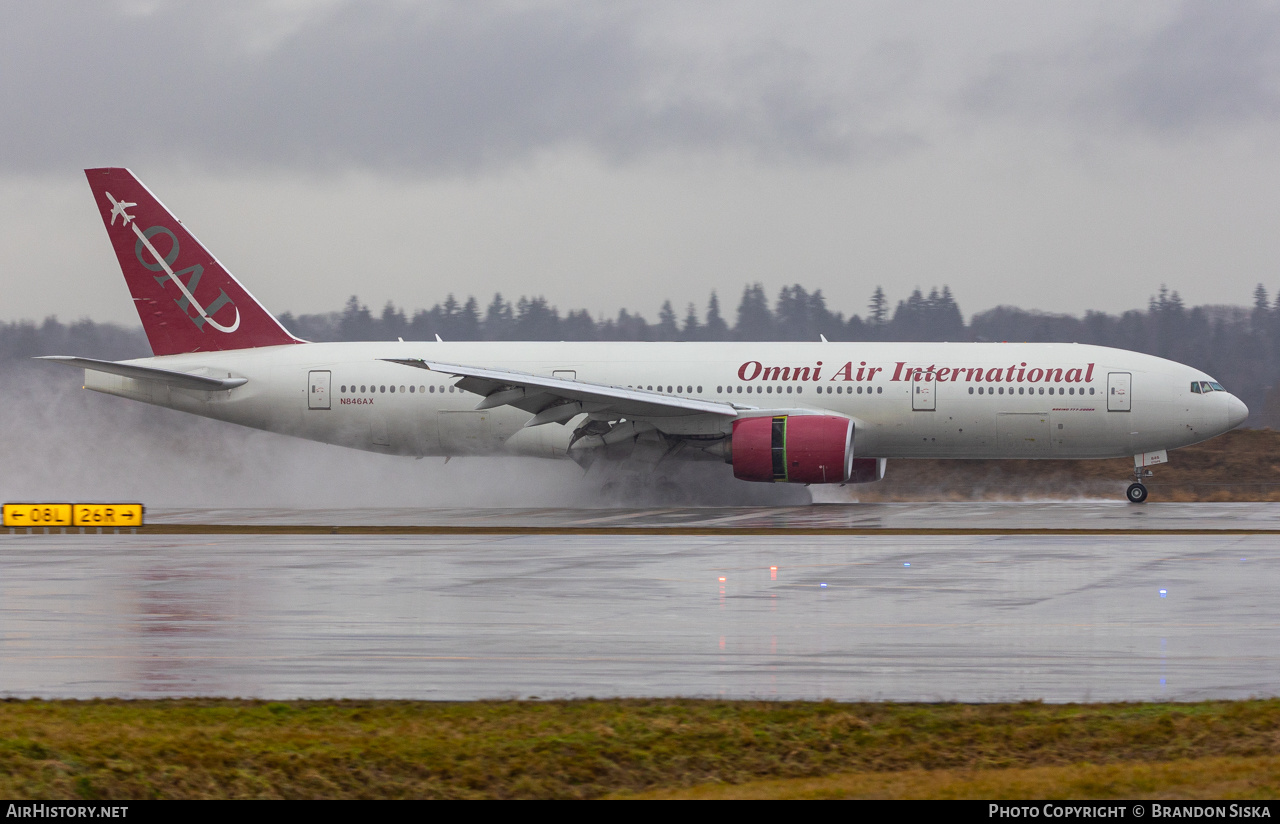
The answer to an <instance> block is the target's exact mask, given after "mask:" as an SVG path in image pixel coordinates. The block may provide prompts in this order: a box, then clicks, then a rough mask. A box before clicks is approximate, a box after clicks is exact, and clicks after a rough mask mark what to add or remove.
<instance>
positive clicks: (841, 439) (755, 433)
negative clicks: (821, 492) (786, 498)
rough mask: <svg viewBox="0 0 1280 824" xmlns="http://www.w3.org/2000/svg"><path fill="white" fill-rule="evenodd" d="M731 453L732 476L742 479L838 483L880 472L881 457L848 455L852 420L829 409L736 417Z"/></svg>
mask: <svg viewBox="0 0 1280 824" xmlns="http://www.w3.org/2000/svg"><path fill="white" fill-rule="evenodd" d="M731 454H732V457H731V459H730V463H732V464H733V476H734V477H735V478H738V479H739V480H743V481H766V482H771V483H793V484H841V483H850V482H853V483H861V482H864V479H865V480H866V481H873V480H878V479H879V478H880V477H882V476H883V475H884V468H883V463H882V462H879V461H877V460H876V459H875V458H858V459H855V458H854V457H853V421H851V420H850V419H848V418H840V417H836V416H835V415H778V416H776V417H772V418H763V417H762V418H741V419H739V420H736V421H734V422H733V442H732V446H731ZM868 476H869V477H868Z"/></svg>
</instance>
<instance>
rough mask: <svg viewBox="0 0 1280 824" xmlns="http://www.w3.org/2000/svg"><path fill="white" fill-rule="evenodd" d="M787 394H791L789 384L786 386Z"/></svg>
mask: <svg viewBox="0 0 1280 824" xmlns="http://www.w3.org/2000/svg"><path fill="white" fill-rule="evenodd" d="M787 394H788V395H790V394H791V387H790V386H788V387H787Z"/></svg>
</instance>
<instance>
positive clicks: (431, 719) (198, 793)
mask: <svg viewBox="0 0 1280 824" xmlns="http://www.w3.org/2000/svg"><path fill="white" fill-rule="evenodd" d="M1275 756H1280V700H1275V699H1271V700H1251V701H1238V702H1228V701H1217V702H1203V703H1194V704H1136V703H1131V704H1041V703H1016V704H888V703H866V704H839V703H834V702H759V701H738V702H733V701H708V700H677V699H654V700H643V699H627V700H608V701H597V700H582V701H546V702H542V701H509V702H488V701H481V702H467V703H444V702H441V703H434V702H421V701H292V702H270V703H269V702H261V701H241V700H195V699H191V700H171V701H122V700H97V701H40V700H25V701H19V700H10V701H3V702H0V797H10V798H76V797H80V798H104V799H105V798H422V797H426V798H597V797H601V796H605V795H609V794H613V793H640V792H646V791H652V790H657V789H672V788H680V787H694V786H697V785H704V784H721V785H725V784H735V785H744V786H746V785H748V784H749V783H750V782H755V781H759V780H761V779H776V778H813V777H819V776H830V775H834V774H837V773H861V774H867V773H877V774H887V775H901V774H903V773H904V772H909V771H912V770H916V771H922V770H923V771H936V770H950V771H999V770H1009V769H1025V768H1040V767H1070V766H1072V765H1080V764H1091V765H1098V766H1104V767H1109V766H1113V765H1125V764H1130V765H1140V764H1152V763H1163V762H1174V761H1180V760H1182V761H1185V760H1201V759H1214V758H1217V759H1223V758H1226V759H1242V758H1243V759H1258V758H1270V757H1275ZM983 774H985V773H983ZM1272 786H1274V785H1272ZM1153 791H1155V790H1153ZM1086 792H1090V791H1088V790H1086ZM1031 794H1032V795H1035V794H1036V793H1035V792H1033V793H1031Z"/></svg>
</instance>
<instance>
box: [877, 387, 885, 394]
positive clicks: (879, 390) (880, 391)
mask: <svg viewBox="0 0 1280 824" xmlns="http://www.w3.org/2000/svg"><path fill="white" fill-rule="evenodd" d="M876 394H877V395H883V394H884V387H883V386H877V387H876Z"/></svg>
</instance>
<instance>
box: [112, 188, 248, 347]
mask: <svg viewBox="0 0 1280 824" xmlns="http://www.w3.org/2000/svg"><path fill="white" fill-rule="evenodd" d="M105 194H106V196H107V200H109V201H111V223H110V225H112V226H114V225H115V223H116V218H117V217H119V218H122V219H123V221H124V222H123V224H122V225H123V226H129V227H130V228H131V229H133V233H134V234H135V235H137V237H138V242H137V243H136V244H135V245H134V254H135V255H136V256H137V258H138V262H139V263H141V264H142V265H143V266H145V267H146V268H147V269H150V270H151V271H152V272H164V274H163V275H158V276H157V277H156V283H159V284H160V286H161V287H163V286H164V285H165V284H166V283H173V284H174V285H175V286H177V287H178V291H179V292H181V293H182V297H180V298H174V303H176V304H178V308H180V309H181V310H182V313H183V314H184V315H186V316H187V318H188V319H189V320H190V321H191V322H192V323H194V324H195V325H196V328H197V329H199V330H200V331H202V332H203V331H204V325H205V324H206V323H207V324H209V325H210V326H212V327H213V328H214V329H217V330H218V331H219V332H224V333H230V332H234V331H236V329H239V328H240V309H239V308H238V307H237V306H236V304H235V301H233V300H231V298H230V297H228V296H227V293H226V290H223V289H219V290H218V298H217V300H215V301H214V302H213V303H211V304H209V306H208V308H206V307H204V306H201V305H200V302H199V301H197V300H196V298H195V291H196V288H197V287H198V286H199V285H200V278H201V276H203V275H204V266H202V265H201V264H199V263H197V264H195V265H194V266H188V267H187V268H185V269H180V270H178V271H176V272H175V271H174V270H173V268H172V266H173V264H174V263H175V262H176V261H177V259H178V236H177V235H176V234H174V233H173V231H171V230H169V229H167V228H165V227H164V226H152V227H151V228H149V229H145V230H144V229H142V228H141V227H139V226H138V222H137V221H136V220H135V219H134V217H133V215H131V214H129V213H128V212H127V211H125V210H126V209H130V208H132V207H134V206H137V205H138V204H136V203H126V202H125V201H124V200H123V199H122V200H116V199H115V197H113V196H112V194H111V193H110V192H105ZM156 235H167V236H168V237H169V242H170V243H171V244H172V245H171V246H170V248H169V254H167V255H162V254H160V250H158V249H156V247H155V245H154V244H152V242H151V239H152V238H153V237H155V236H156ZM144 250H145V252H146V255H144ZM147 256H150V258H151V260H148V259H147ZM181 275H186V276H187V281H186V283H183V282H182V278H181V277H180V276H181ZM228 305H229V306H230V307H231V308H232V309H234V310H235V313H236V319H235V320H234V321H232V322H231V324H230V325H229V326H224V325H223V324H221V323H218V322H217V321H216V320H214V319H213V315H215V314H217V312H219V311H220V310H221V309H223V308H224V307H226V306H228ZM193 307H194V308H195V310H196V314H195V315H192V314H191V313H190V311H188V310H189V309H190V308H193Z"/></svg>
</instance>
